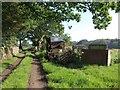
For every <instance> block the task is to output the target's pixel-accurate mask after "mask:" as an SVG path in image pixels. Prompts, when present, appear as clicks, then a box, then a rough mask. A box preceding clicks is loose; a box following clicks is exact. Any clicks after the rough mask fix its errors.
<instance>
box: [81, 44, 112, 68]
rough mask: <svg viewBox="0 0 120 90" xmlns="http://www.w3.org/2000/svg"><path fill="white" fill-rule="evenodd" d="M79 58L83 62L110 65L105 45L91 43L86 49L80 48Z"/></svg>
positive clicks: (108, 53) (108, 52)
mask: <svg viewBox="0 0 120 90" xmlns="http://www.w3.org/2000/svg"><path fill="white" fill-rule="evenodd" d="M81 56H82V57H81V59H82V60H83V62H84V63H85V64H98V65H106V66H110V64H111V56H110V51H109V50H108V48H107V45H103V44H102V45H101V44H98V45H97V44H95V45H94V44H91V45H89V46H88V49H82V55H81Z"/></svg>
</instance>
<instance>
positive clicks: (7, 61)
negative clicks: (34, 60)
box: [0, 53, 23, 73]
mask: <svg viewBox="0 0 120 90" xmlns="http://www.w3.org/2000/svg"><path fill="white" fill-rule="evenodd" d="M16 56H18V57H19V56H23V54H22V53H18V54H17V55H16ZM17 60H18V58H17V57H10V58H8V59H5V60H4V61H2V63H1V65H0V69H1V70H0V73H1V72H2V71H4V70H5V69H6V68H7V67H8V66H9V65H10V64H12V63H14V62H15V61H17Z"/></svg>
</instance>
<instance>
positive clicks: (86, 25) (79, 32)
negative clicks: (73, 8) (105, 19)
mask: <svg viewBox="0 0 120 90" xmlns="http://www.w3.org/2000/svg"><path fill="white" fill-rule="evenodd" d="M110 15H111V16H112V22H111V24H110V25H109V26H108V28H107V30H98V29H94V25H93V23H92V14H91V13H90V12H88V11H87V12H86V13H82V14H81V21H80V22H79V23H77V22H76V21H71V22H69V23H66V22H64V25H65V33H68V34H70V36H71V40H72V41H79V40H82V39H87V40H95V39H114V38H118V14H117V13H114V11H110ZM68 25H72V29H70V30H69V29H68Z"/></svg>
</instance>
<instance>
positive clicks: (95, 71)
mask: <svg viewBox="0 0 120 90" xmlns="http://www.w3.org/2000/svg"><path fill="white" fill-rule="evenodd" d="M43 68H44V70H45V71H46V74H47V79H48V86H49V87H51V88H118V64H114V65H112V66H110V67H106V66H96V65H95V66H92V65H90V66H84V67H83V68H84V69H81V70H79V69H67V68H65V67H61V66H58V65H55V64H53V63H49V62H47V63H43Z"/></svg>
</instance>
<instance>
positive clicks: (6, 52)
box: [0, 47, 19, 60]
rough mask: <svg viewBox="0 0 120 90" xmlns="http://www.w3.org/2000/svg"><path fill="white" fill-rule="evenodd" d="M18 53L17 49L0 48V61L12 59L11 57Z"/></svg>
mask: <svg viewBox="0 0 120 90" xmlns="http://www.w3.org/2000/svg"><path fill="white" fill-rule="evenodd" d="M18 53H19V47H11V48H4V47H1V48H0V55H1V56H0V60H4V59H7V58H10V57H12V56H13V55H16V54H18Z"/></svg>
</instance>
